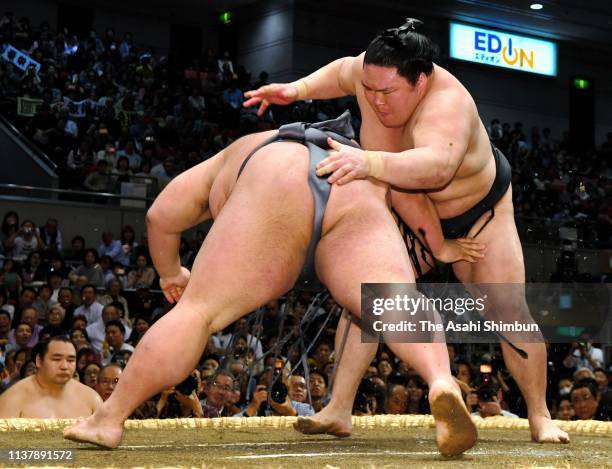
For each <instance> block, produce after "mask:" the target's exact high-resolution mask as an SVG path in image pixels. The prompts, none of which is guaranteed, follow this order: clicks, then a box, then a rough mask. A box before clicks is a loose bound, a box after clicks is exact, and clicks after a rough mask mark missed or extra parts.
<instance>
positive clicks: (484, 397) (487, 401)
mask: <svg viewBox="0 0 612 469" xmlns="http://www.w3.org/2000/svg"><path fill="white" fill-rule="evenodd" d="M477 396H478V411H477V412H473V413H472V415H480V416H481V417H482V418H486V417H495V416H497V415H501V416H503V417H512V418H518V415H516V414H513V413H512V412H508V411H507V410H504V409H502V407H501V404H500V403H501V402H502V392H501V389H500V387H499V385H498V384H496V383H494V382H492V383H490V384H488V385H482V386H480V388H479V389H478V392H477Z"/></svg>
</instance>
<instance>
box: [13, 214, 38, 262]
mask: <svg viewBox="0 0 612 469" xmlns="http://www.w3.org/2000/svg"><path fill="white" fill-rule="evenodd" d="M4 246H5V248H6V249H7V251H9V250H10V251H11V257H12V258H13V259H14V260H16V261H24V260H25V259H26V258H27V257H28V256H29V255H30V253H31V252H34V251H37V250H39V249H44V248H45V243H43V241H42V239H40V236H39V235H38V232H37V231H36V227H35V226H34V222H33V221H31V220H25V221H24V222H23V223H22V224H21V229H20V230H19V231H16V232H14V233H13V234H12V235H11V236H10V237H9V238H8V239H7V240H6V241H5V243H4Z"/></svg>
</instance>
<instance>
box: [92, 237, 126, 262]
mask: <svg viewBox="0 0 612 469" xmlns="http://www.w3.org/2000/svg"><path fill="white" fill-rule="evenodd" d="M98 255H99V256H109V257H110V258H111V259H112V260H113V262H118V263H120V264H121V265H123V266H127V265H129V263H130V260H129V259H128V256H126V255H125V252H124V251H123V247H122V246H121V241H119V240H118V239H113V233H112V232H110V231H104V232H103V233H102V243H101V244H100V246H98Z"/></svg>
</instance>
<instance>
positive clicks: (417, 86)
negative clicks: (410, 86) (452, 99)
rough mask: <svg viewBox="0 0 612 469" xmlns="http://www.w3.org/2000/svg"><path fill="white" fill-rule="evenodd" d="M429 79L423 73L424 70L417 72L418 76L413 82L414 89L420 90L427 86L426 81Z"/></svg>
mask: <svg viewBox="0 0 612 469" xmlns="http://www.w3.org/2000/svg"><path fill="white" fill-rule="evenodd" d="M428 81H429V77H428V76H427V75H426V74H425V72H421V73H420V74H419V78H418V79H417V81H416V83H415V84H414V87H415V89H417V90H420V89H422V88H424V87H426V86H427V82H428Z"/></svg>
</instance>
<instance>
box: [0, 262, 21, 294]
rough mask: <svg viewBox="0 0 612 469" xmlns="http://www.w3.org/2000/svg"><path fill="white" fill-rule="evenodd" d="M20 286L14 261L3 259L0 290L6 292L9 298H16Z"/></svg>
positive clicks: (19, 278)
mask: <svg viewBox="0 0 612 469" xmlns="http://www.w3.org/2000/svg"><path fill="white" fill-rule="evenodd" d="M21 285H22V281H21V277H20V276H19V274H18V273H17V272H15V261H13V259H5V261H4V265H3V266H2V274H1V275H0V288H5V289H6V290H8V293H9V295H11V296H17V294H18V292H19V291H20V290H21Z"/></svg>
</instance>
